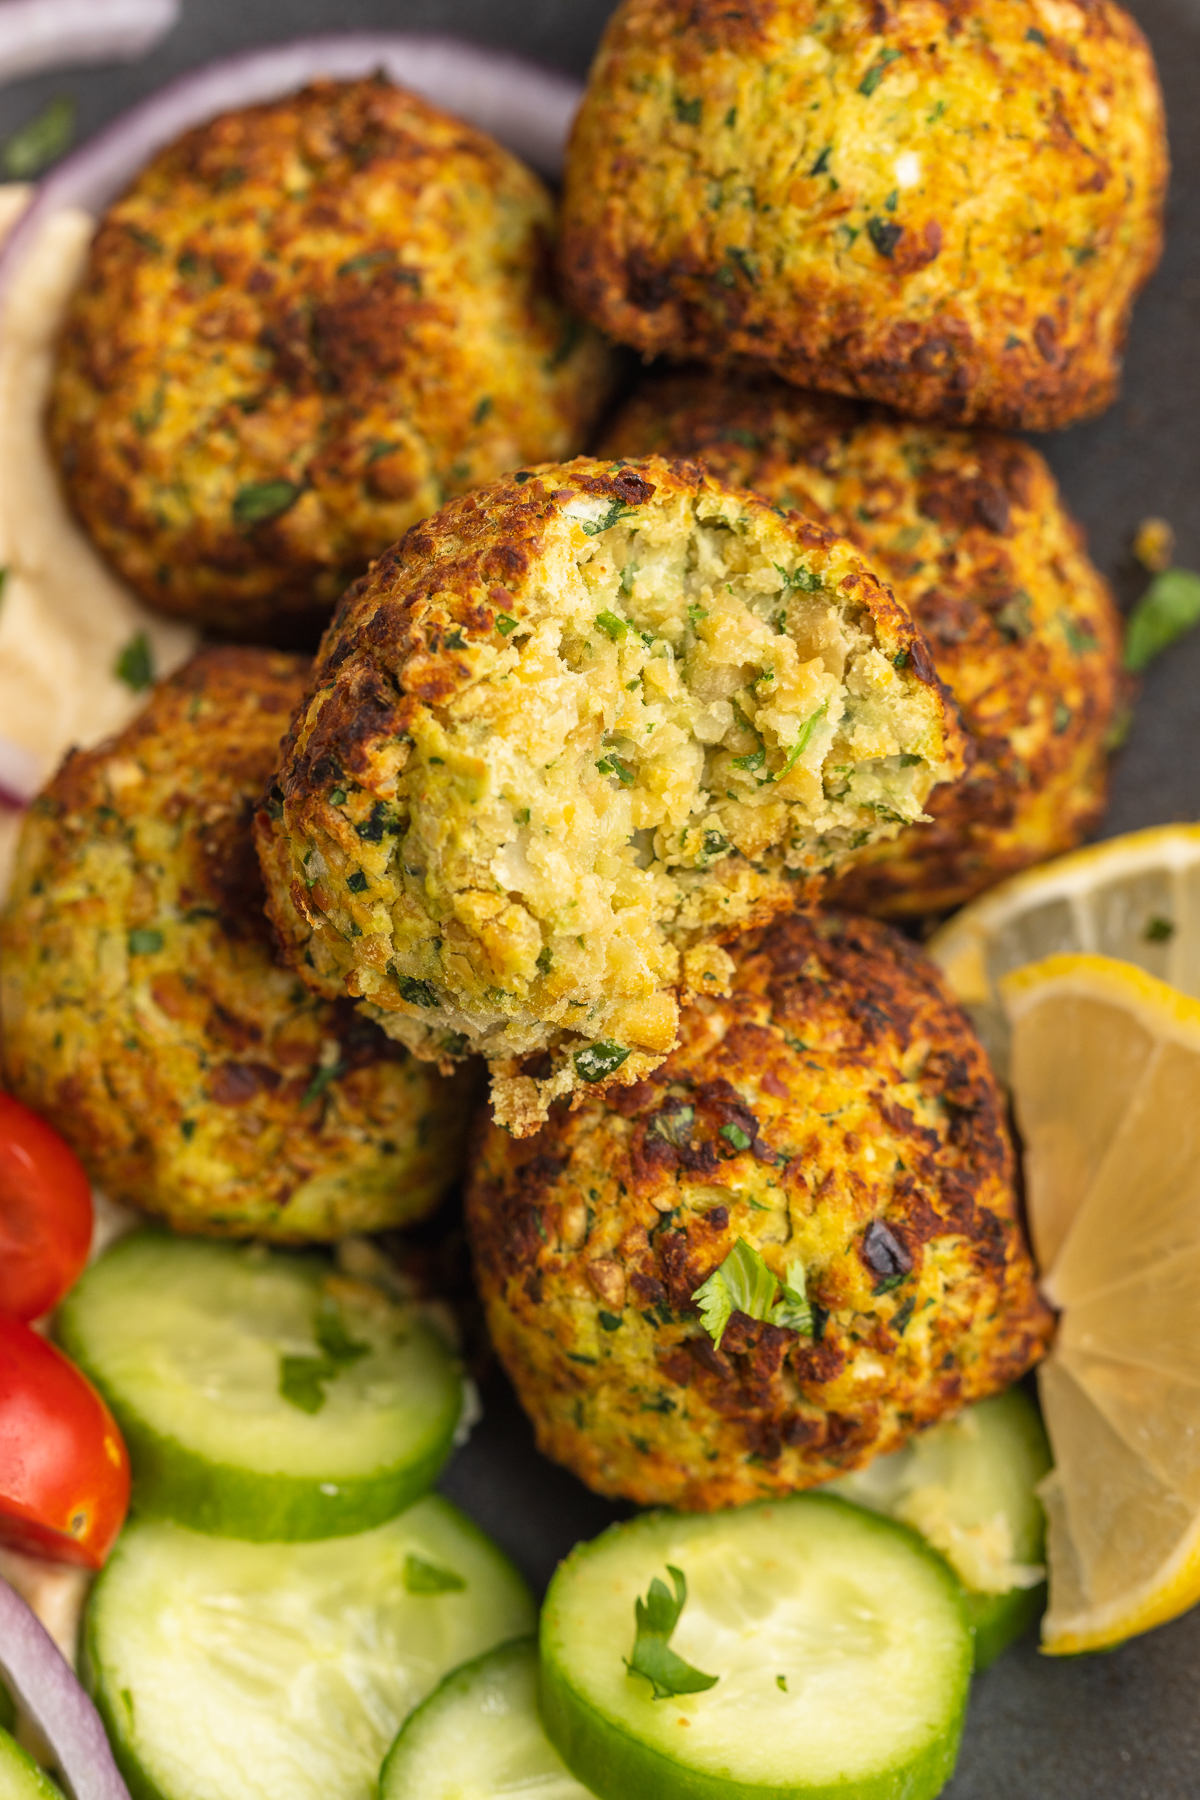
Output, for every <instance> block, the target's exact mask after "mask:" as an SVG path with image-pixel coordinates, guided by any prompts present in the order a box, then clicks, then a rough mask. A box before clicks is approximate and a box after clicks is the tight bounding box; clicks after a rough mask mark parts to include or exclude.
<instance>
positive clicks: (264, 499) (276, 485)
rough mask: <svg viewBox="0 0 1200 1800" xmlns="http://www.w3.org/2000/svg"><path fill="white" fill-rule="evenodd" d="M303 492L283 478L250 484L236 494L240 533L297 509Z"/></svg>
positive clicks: (236, 512)
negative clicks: (292, 508)
mask: <svg viewBox="0 0 1200 1800" xmlns="http://www.w3.org/2000/svg"><path fill="white" fill-rule="evenodd" d="M303 491H304V490H303V488H302V487H301V486H300V484H299V483H298V482H295V481H285V480H283V479H282V478H281V479H280V480H278V481H251V482H247V483H246V485H245V486H244V487H240V488H239V489H238V491H237V493H236V494H235V495H234V500H233V522H234V524H235V525H236V526H237V528H238V530H239V531H252V530H253V529H254V527H255V526H256V525H266V524H268V523H269V522H270V520H272V519H278V518H281V517H282V515H283V514H284V513H285V512H287V511H288V510H289V509H290V508H291V507H293V506H295V504H296V502H297V500H298V499H299V498H300V495H301V494H302V493H303Z"/></svg>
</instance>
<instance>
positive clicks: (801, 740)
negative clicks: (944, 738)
mask: <svg viewBox="0 0 1200 1800" xmlns="http://www.w3.org/2000/svg"><path fill="white" fill-rule="evenodd" d="M828 711H829V702H828V700H826V701H824V702H823V704H822V705H820V706H818V708H817V710H816V712H815V713H812V714H810V715H809V717H808V718H807V719H805V721H804V723H803V725H802V726H801V727H800V736H799V737H798V738H797V739H796V742H795V743H794V744H793V745H792V748H791V749H790V750H789V751H788V758H787V761H786V762H785V763H784V765H783V767H782V769H777V770H776V771H775V773H774V775H772V777H771V780H772V781H782V780H783V778H784V776H785V775H786V774H787V773H788V771H789V770H790V769H792V768H793V767H794V766H795V764H796V763H797V761H798V760H799V759H800V757H802V756H803V755H804V752H805V751H806V750H807V749H808V746H809V744H810V743H811V742H812V735H813V732H814V731H815V730H816V729H817V726H818V725H819V724H820V723H821V720H822V719H823V718H824V717H825V714H826V713H827V712H828ZM913 761H914V762H919V761H920V758H919V757H914V758H913Z"/></svg>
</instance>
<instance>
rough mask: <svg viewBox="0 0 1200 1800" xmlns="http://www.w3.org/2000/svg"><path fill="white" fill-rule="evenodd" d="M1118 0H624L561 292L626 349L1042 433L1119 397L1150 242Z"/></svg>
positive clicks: (1159, 193)
mask: <svg viewBox="0 0 1200 1800" xmlns="http://www.w3.org/2000/svg"><path fill="white" fill-rule="evenodd" d="M1166 180H1167V146H1166V131H1165V124H1164V117H1163V106H1162V98H1161V95H1160V92H1159V87H1158V79H1157V75H1156V72H1155V68H1154V62H1153V58H1152V56H1151V53H1150V50H1149V47H1148V45H1147V44H1146V41H1145V39H1144V38H1143V36H1142V34H1141V32H1140V31H1139V30H1138V27H1137V26H1136V25H1135V24H1134V22H1133V20H1132V19H1130V18H1129V17H1128V15H1127V14H1126V13H1124V12H1123V11H1122V10H1121V9H1120V7H1118V6H1116V5H1114V4H1113V3H1112V0H953V4H951V5H947V4H946V0H895V3H894V4H892V5H890V6H887V7H884V6H881V5H878V4H877V3H876V0H756V4H754V5H753V6H726V5H724V4H717V0H624V4H622V5H621V6H620V7H618V9H617V11H616V13H615V14H614V15H613V18H612V19H611V21H610V23H609V25H608V29H607V31H606V33H605V36H604V39H603V41H602V43H601V47H600V51H599V54H598V56H597V58H596V62H595V64H594V66H593V69H592V73H591V79H590V82H589V85H588V91H587V96H586V98H585V100H584V103H583V107H582V110H581V111H580V113H579V116H578V118H577V120H576V123H575V129H574V133H573V136H572V139H571V146H570V151H569V155H568V162H567V175H566V185H565V191H564V199H563V230H562V258H561V261H562V268H563V270H564V274H565V279H566V285H567V292H568V294H569V296H570V297H571V298H572V299H573V301H574V303H575V304H576V305H577V306H578V307H579V308H580V310H581V311H582V312H584V313H585V314H586V315H587V316H588V317H589V318H591V319H593V320H594V321H595V322H596V323H597V324H599V325H600V326H601V327H602V328H603V329H604V330H605V331H607V332H609V333H610V334H611V335H612V336H613V337H615V338H617V339H618V340H619V341H621V342H623V343H627V344H632V345H633V346H634V347H635V348H636V349H638V350H641V351H642V352H644V353H645V354H647V355H658V354H665V355H668V356H672V357H675V358H676V359H683V358H687V357H699V358H702V359H704V360H707V361H728V360H731V359H738V358H745V359H748V360H749V361H750V362H751V363H752V364H754V365H757V366H758V367H760V368H767V369H771V370H773V371H775V372H776V373H777V374H779V375H782V376H784V377H785V378H786V379H787V380H788V381H792V382H795V383H796V384H797V385H798V386H800V387H813V388H821V389H825V390H828V391H830V392H832V393H839V394H852V395H859V396H862V397H863V398H866V399H874V400H882V401H886V402H887V403H888V404H889V405H892V406H896V407H898V408H899V409H900V410H901V411H902V412H906V413H910V414H912V415H914V416H915V417H918V418H937V419H944V420H947V421H949V422H951V423H963V424H965V423H969V422H971V421H975V420H978V421H981V422H987V423H990V424H993V425H1004V426H1023V427H1027V428H1036V429H1049V428H1051V427H1054V426H1060V425H1066V424H1067V423H1068V422H1069V421H1071V420H1073V419H1078V418H1083V417H1085V416H1087V415H1088V414H1091V413H1095V412H1098V411H1100V410H1101V409H1102V408H1103V407H1104V406H1106V405H1107V404H1108V402H1109V401H1110V400H1111V399H1112V397H1113V394H1114V393H1115V391H1116V385H1117V378H1118V372H1119V367H1120V356H1121V351H1122V347H1123V344H1124V340H1125V334H1126V330H1127V326H1128V320H1129V313H1130V309H1131V306H1132V303H1133V299H1134V296H1135V295H1136V293H1137V292H1138V290H1139V288H1140V287H1141V286H1142V284H1143V283H1144V282H1145V281H1146V279H1147V277H1148V276H1149V275H1150V273H1151V272H1152V270H1153V269H1154V267H1155V265H1156V263H1157V261H1158V257H1159V254H1160V252H1161V247H1162V213H1163V200H1164V193H1165V189H1166Z"/></svg>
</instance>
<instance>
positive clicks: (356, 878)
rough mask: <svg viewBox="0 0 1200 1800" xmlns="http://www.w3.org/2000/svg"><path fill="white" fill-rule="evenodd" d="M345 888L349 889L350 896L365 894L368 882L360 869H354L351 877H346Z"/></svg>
mask: <svg viewBox="0 0 1200 1800" xmlns="http://www.w3.org/2000/svg"><path fill="white" fill-rule="evenodd" d="M346 886H347V887H348V888H349V889H350V892H351V893H352V894H365V893H366V891H367V887H368V882H367V878H366V876H365V875H364V874H363V872H362V870H361V869H355V871H354V873H353V874H352V875H347V877H346Z"/></svg>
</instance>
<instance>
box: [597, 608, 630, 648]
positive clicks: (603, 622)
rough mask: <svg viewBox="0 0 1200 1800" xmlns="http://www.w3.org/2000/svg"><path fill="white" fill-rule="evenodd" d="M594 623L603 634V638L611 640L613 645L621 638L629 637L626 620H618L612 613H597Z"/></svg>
mask: <svg viewBox="0 0 1200 1800" xmlns="http://www.w3.org/2000/svg"><path fill="white" fill-rule="evenodd" d="M596 623H597V625H598V626H599V627H600V629H601V631H602V632H604V634H605V636H606V637H610V638H611V639H612V641H613V643H614V644H618V643H620V641H621V639H622V638H623V637H628V635H629V622H628V620H626V619H619V618H618V617H617V615H616V613H614V612H608V611H607V610H606V611H604V612H598V613H597V614H596Z"/></svg>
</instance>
